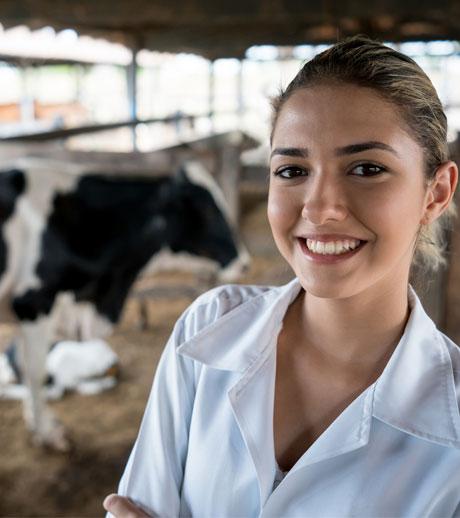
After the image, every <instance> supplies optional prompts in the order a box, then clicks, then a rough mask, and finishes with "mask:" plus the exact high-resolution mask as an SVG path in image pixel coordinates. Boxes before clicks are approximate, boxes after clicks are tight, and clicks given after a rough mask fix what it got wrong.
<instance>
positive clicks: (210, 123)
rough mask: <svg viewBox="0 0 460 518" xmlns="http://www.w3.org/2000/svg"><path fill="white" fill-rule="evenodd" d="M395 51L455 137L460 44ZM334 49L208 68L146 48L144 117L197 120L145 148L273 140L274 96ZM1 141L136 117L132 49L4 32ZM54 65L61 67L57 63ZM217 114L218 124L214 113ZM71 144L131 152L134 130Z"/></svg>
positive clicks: (47, 31)
mask: <svg viewBox="0 0 460 518" xmlns="http://www.w3.org/2000/svg"><path fill="white" fill-rule="evenodd" d="M387 43H388V44H390V45H392V46H394V47H395V48H398V50H400V51H402V52H404V53H405V54H407V55H409V56H411V57H412V58H414V59H415V60H416V61H417V62H418V63H419V64H420V66H421V67H422V68H423V69H424V70H425V71H426V72H427V73H428V75H429V76H430V78H431V80H432V81H433V83H434V85H435V87H436V89H437V91H438V93H439V95H440V97H441V100H442V102H443V104H444V106H445V109H446V113H447V116H448V120H449V138H450V140H453V139H454V138H455V137H456V133H457V131H458V130H459V129H460V89H459V88H458V87H457V85H458V84H459V83H460V45H459V43H458V42H452V41H431V42H410V43H401V44H392V43H391V42H387ZM326 47H327V45H301V46H296V47H275V46H256V47H251V48H249V49H248V50H247V51H246V55H245V58H244V59H242V60H238V59H217V60H215V61H213V62H210V61H208V60H207V59H204V58H202V57H200V56H197V55H192V54H168V53H159V52H151V51H147V50H142V51H140V52H139V53H138V57H137V64H138V70H137V117H138V118H139V119H151V118H164V117H167V116H174V115H184V114H187V115H194V116H196V118H195V119H194V120H193V122H192V123H191V122H190V121H179V120H178V121H177V122H176V123H168V124H162V123H153V124H140V125H138V126H137V129H136V137H137V148H138V149H139V150H140V151H149V150H153V149H158V148H161V147H164V146H168V145H171V144H174V143H176V142H177V141H180V140H184V139H189V138H194V137H199V136H203V135H207V134H209V133H210V132H211V131H217V132H222V131H227V130H230V129H235V128H239V129H242V130H244V131H246V132H247V133H249V134H250V135H252V136H254V137H256V138H257V139H258V140H259V141H260V142H264V141H266V138H267V134H268V128H269V119H270V104H269V100H270V97H271V96H272V95H274V94H276V93H277V91H278V90H279V88H280V87H282V86H285V85H286V84H287V83H288V82H289V81H290V79H292V77H293V76H294V75H295V73H296V72H297V70H298V69H299V66H300V65H301V64H302V62H303V61H305V60H307V59H309V58H311V57H312V56H314V55H315V54H317V53H318V52H320V51H321V50H323V49H324V48H326ZM0 60H2V61H1V64H0V84H1V85H2V88H1V89H0V137H5V136H12V135H18V134H21V133H27V132H31V131H40V130H46V129H51V128H63V127H72V126H75V125H82V124H90V123H109V122H117V121H120V120H128V119H129V118H130V116H131V111H130V110H131V108H130V103H129V95H128V84H127V80H126V71H125V69H126V67H127V66H128V65H129V63H130V61H131V51H130V50H129V49H128V48H126V47H124V46H123V45H120V44H115V43H109V42H107V41H104V40H102V39H94V38H90V37H87V36H79V35H78V34H77V33H76V32H75V31H74V30H71V29H68V30H63V31H60V32H57V31H55V30H54V29H53V28H51V27H45V28H42V29H40V30H37V31H31V30H29V29H28V28H27V27H25V26H18V27H14V28H11V29H8V30H4V29H3V28H2V27H0ZM53 61H56V62H59V61H61V63H60V64H52V63H53ZM209 113H212V117H208V116H207V115H208V114H209ZM68 145H69V146H70V147H74V148H80V149H86V150H95V149H98V150H107V151H115V150H116V151H124V150H126V151H130V150H131V149H132V146H133V140H132V132H131V130H130V129H129V128H122V129H118V130H116V131H115V132H114V131H111V132H110V133H98V134H97V135H94V134H91V135H90V136H78V137H73V138H72V139H70V141H69V142H68Z"/></svg>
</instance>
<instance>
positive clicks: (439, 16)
mask: <svg viewBox="0 0 460 518" xmlns="http://www.w3.org/2000/svg"><path fill="white" fill-rule="evenodd" d="M0 24H1V25H2V27H3V31H4V33H6V32H7V31H9V30H14V29H15V28H17V27H22V29H20V30H22V31H23V32H22V33H21V32H20V31H19V32H18V34H19V36H18V37H19V38H23V39H24V41H25V40H26V39H27V38H28V37H29V33H30V31H43V30H44V28H48V29H46V30H48V32H49V31H50V28H51V31H53V30H54V36H58V35H59V34H61V33H62V32H63V31H69V30H70V31H72V36H71V38H75V34H78V35H79V36H82V37H85V36H90V37H91V38H93V39H94V41H98V42H99V41H106V42H109V43H110V44H111V45H112V46H111V47H110V48H109V49H108V50H107V52H104V53H103V52H102V51H101V56H100V57H99V56H98V57H97V58H96V51H95V50H94V49H95V47H92V48H91V50H90V51H89V52H88V53H86V54H84V55H83V54H74V55H71V54H70V53H67V54H66V53H60V52H58V50H59V48H58V47H59V45H60V43H59V42H60V41H61V42H62V40H57V39H54V40H53V42H54V43H53V44H52V49H51V51H49V52H45V51H43V52H42V53H40V52H38V51H36V49H35V50H34V49H33V46H34V45H33V44H32V46H31V47H29V49H28V50H27V51H26V52H25V53H24V52H19V51H18V50H17V49H16V50H13V51H11V50H8V49H6V48H5V49H3V48H2V47H1V41H0V62H1V64H2V66H4V67H5V68H7V69H8V70H14V71H16V72H17V73H18V74H19V76H20V77H21V81H22V84H23V85H25V87H24V88H26V91H27V92H29V93H30V92H31V91H33V85H32V86H31V85H30V83H31V82H32V83H33V82H34V81H38V78H39V75H40V74H41V71H42V70H44V69H47V70H48V71H52V70H57V69H59V67H64V68H65V67H67V68H65V70H67V71H68V74H69V75H73V77H74V80H75V84H78V83H79V81H80V82H81V81H83V79H82V78H84V76H85V74H88V73H89V72H90V70H91V69H92V68H93V67H95V66H96V65H101V64H102V65H104V66H106V67H112V69H116V71H117V72H116V78H114V79H107V80H103V81H106V84H105V88H106V89H107V90H108V91H110V89H111V87H112V84H113V85H118V84H122V83H123V91H122V94H121V95H122V96H124V98H125V104H124V106H123V109H121V110H119V111H116V114H115V115H114V116H113V117H112V118H110V117H109V118H107V117H106V118H105V119H104V117H105V115H104V117H102V118H101V117H99V118H98V117H96V116H94V113H95V110H93V111H92V112H91V113H90V114H89V115H88V113H87V112H85V113H83V111H82V108H81V106H82V105H81V103H79V102H75V103H74V101H73V100H71V101H66V103H61V104H65V106H60V107H58V106H57V105H58V104H59V103H54V104H53V103H52V102H48V103H40V102H39V101H38V100H37V99H33V98H31V96H30V95H27V96H23V98H21V99H20V100H19V101H18V102H12V103H9V106H8V110H10V111H7V110H6V104H5V107H3V106H2V105H1V102H0V156H1V157H2V159H3V161H4V162H9V161H12V160H15V159H16V158H19V157H23V156H27V157H37V158H43V157H46V158H53V159H56V160H61V161H65V162H71V163H75V162H77V163H80V164H90V165H94V166H95V167H97V168H98V170H100V171H105V172H107V173H108V174H133V175H144V176H147V177H150V176H155V175H157V176H158V175H168V174H169V175H170V174H173V172H174V171H175V169H176V168H177V167H178V166H179V165H180V164H181V163H182V162H183V161H184V160H187V159H190V158H192V159H199V160H200V161H202V162H203V163H204V164H206V166H207V168H208V169H209V170H210V171H211V172H212V174H213V175H214V176H215V178H216V180H217V181H218V183H219V184H220V186H221V188H222V190H223V191H224V194H225V197H226V199H227V200H228V202H229V205H230V211H231V214H232V218H233V221H234V223H235V225H237V227H238V228H239V230H240V233H241V235H242V238H243V241H244V242H245V243H246V244H247V247H248V249H249V252H250V254H251V256H252V259H253V260H252V263H251V267H250V270H249V271H248V272H247V273H246V274H244V275H243V276H242V277H241V279H240V282H243V283H256V284H282V283H284V282H286V281H287V280H288V279H290V278H292V273H291V272H290V270H289V267H288V266H287V264H285V263H284V261H283V260H282V259H281V258H280V257H279V255H278V252H277V250H276V248H275V245H274V243H273V240H272V238H271V234H270V230H269V227H268V224H267V222H266V216H265V212H266V202H265V199H266V195H267V180H266V176H267V168H266V149H267V146H266V139H267V131H268V130H267V127H268V126H267V125H265V126H262V127H259V126H257V125H255V122H254V121H256V122H258V120H259V119H260V118H261V115H260V113H262V118H263V117H265V118H267V119H268V118H269V102H268V97H269V95H270V94H272V93H273V92H274V91H268V92H267V89H266V84H261V86H260V89H259V90H258V91H256V90H254V89H253V90H251V83H252V82H255V80H256V78H257V77H258V76H260V75H261V70H265V71H267V70H271V72H264V73H269V74H271V75H269V76H268V77H269V81H270V82H271V84H272V86H274V88H275V89H276V88H277V87H278V85H279V83H281V82H282V83H283V84H286V82H287V81H288V80H289V79H290V78H291V77H292V76H293V75H294V73H295V71H296V69H297V68H298V66H299V63H301V62H302V60H304V59H308V57H310V56H312V55H314V53H316V52H318V51H319V50H321V49H323V48H325V47H326V46H327V45H329V44H331V43H333V42H335V41H337V40H339V39H341V38H343V37H346V36H349V35H354V34H366V35H368V36H370V37H373V38H377V39H380V40H382V41H385V42H391V44H393V45H395V46H397V47H399V48H401V49H402V50H403V51H404V49H413V51H414V53H415V54H417V52H419V53H420V54H419V57H420V59H421V60H422V61H423V60H424V61H423V63H424V64H426V65H427V66H428V65H430V66H431V65H432V66H433V69H434V70H435V72H436V73H437V74H438V76H441V75H442V76H443V78H444V79H443V81H444V83H442V84H445V83H446V82H447V83H449V82H450V83H453V84H451V88H453V89H455V88H456V83H455V82H453V81H452V79H454V80H457V81H460V72H454V71H453V69H451V68H448V67H450V66H451V65H450V64H449V65H448V63H451V61H448V60H453V61H455V59H457V58H458V57H459V55H460V43H459V41H460V4H459V3H458V2H455V1H454V0H445V1H443V2H439V1H438V2H434V1H433V0H427V1H424V2H420V1H418V2H415V1H414V0H404V1H403V2H390V1H389V0H385V1H381V2H351V1H345V2H340V3H339V2H337V3H330V2H320V3H312V2H307V1H303V2H302V1H299V0H283V1H276V0H274V1H265V2H263V1H261V0H251V1H249V2H248V1H245V2H243V1H240V0H238V1H232V2H228V1H225V2H220V3H215V2H211V1H209V0H182V1H178V0H172V1H169V2H164V1H162V0H148V1H147V0H134V1H131V2H126V1H123V0H113V1H111V2H106V1H99V2H94V1H90V0H75V1H73V2H67V1H65V0H53V1H51V0H49V1H48V0H38V1H37V0H36V1H34V2H31V1H25V0H24V1H23V0H14V1H13V0H5V1H3V2H1V3H0ZM21 34H22V36H21ZM0 40H1V38H0ZM408 45H409V46H408ZM410 45H412V47H410ZM149 52H150V54H149ZM160 53H161V54H160ZM184 56H189V57H188V58H185V57H184ZM186 59H189V60H190V61H186ZM168 60H171V61H172V60H176V62H177V64H178V65H177V66H178V69H176V70H180V67H181V66H182V67H183V69H184V71H183V73H182V74H181V75H180V76H177V77H176V79H175V78H174V76H173V75H172V76H171V75H169V76H167V79H166V86H165V88H164V92H163V93H162V95H164V97H162V101H161V102H157V104H155V103H154V108H155V109H152V110H146V109H145V108H144V105H143V104H142V102H141V100H142V98H143V97H142V96H143V95H144V91H145V90H146V89H148V88H149V87H151V88H153V86H152V85H153V84H154V83H153V82H154V80H155V77H159V73H160V72H159V71H160V69H161V67H163V66H166V65H164V63H167V62H169V61H168ZM181 60H182V61H181ZM457 66H458V67H459V68H460V64H457ZM149 67H150V69H151V71H152V76H150V79H149V81H150V82H149V81H145V77H146V76H147V74H146V73H145V70H147V69H149ZM195 69H200V70H202V75H201V76H200V80H199V81H198V80H197V86H196V88H197V89H199V90H200V91H201V94H200V95H201V96H200V98H199V99H198V101H197V99H195V101H196V102H195V104H194V105H191V104H190V105H189V104H184V105H179V104H176V105H174V103H172V104H171V105H169V104H167V96H168V92H169V95H170V96H172V93H171V92H172V88H173V86H172V83H176V82H177V83H180V84H181V85H182V86H181V85H179V86H181V87H182V90H180V89H179V90H177V93H176V94H175V95H176V96H177V97H184V96H185V94H184V91H186V90H187V87H189V88H190V84H189V85H187V77H188V76H187V74H189V75H190V74H192V71H193V70H195ZM226 70H227V71H228V70H231V71H232V72H231V74H230V75H229V76H226V75H225V71H226ZM175 73H176V74H178V73H179V72H175ZM155 74H157V75H156V76H155ZM457 75H458V76H459V77H457ZM111 77H112V76H111ZM152 77H153V79H151V78H152ZM190 77H191V76H190ZM168 78H169V79H168ZM274 78H276V79H274ZM97 80H98V79H97V78H96V81H97ZM112 81H113V82H112ZM117 81H118V82H117ZM143 81H144V82H143ZM152 81H153V82H152ZM168 81H169V83H168ZM226 82H227V83H229V84H231V89H230V90H228V91H227V90H225V89H223V90H222V88H223V86H222V85H224V84H225V83H226ZM219 85H220V86H219ZM45 88H46V87H45ZM114 88H115V87H114ZM117 88H118V87H117ZM219 88H221V90H219ZM219 92H220V93H219ZM222 92H223V93H222ZM107 95H108V94H107ZM229 99H230V100H229ZM252 102H254V103H255V104H257V103H259V104H260V103H263V104H264V108H263V110H265V111H262V112H256V111H255V110H253V105H252V104H251V103H252ZM72 103H74V105H73V106H69V105H70V104H72ZM162 103H163V105H164V106H167V108H164V109H160V108H161V104H162ZM13 105H14V106H13ZM190 106H192V108H190ZM193 106H194V107H193ZM459 107H460V100H459V105H458V106H456V105H455V99H454V100H449V109H450V110H451V113H452V121H454V117H455V114H456V111H455V110H456V109H458V108H459ZM51 108H52V109H51ZM47 109H48V110H49V111H48V112H46V110H47ZM60 109H62V110H63V111H61V112H60V111H59V110H60ZM111 109H112V108H111V107H110V106H109V107H108V111H110V110H111ZM11 110H12V111H13V112H14V113H13V115H11V113H12V112H11ZM40 110H41V111H40ZM251 110H253V111H251ZM113 111H114V113H115V109H113ZM8 114H10V115H8ZM455 124H456V122H452V127H453V129H452V131H451V142H450V146H451V155H452V158H453V159H458V160H460V139H459V138H458V136H457V130H456V127H457V126H456V125H455ZM458 131H460V124H459V126H458ZM457 199H458V195H457ZM459 257H460V224H459V222H458V221H457V223H456V224H455V226H454V228H453V229H452V231H451V232H450V235H449V261H448V264H447V266H446V267H445V268H444V269H443V270H441V271H440V272H439V274H438V275H437V277H436V279H434V281H433V282H431V283H428V284H427V285H425V286H421V287H420V294H421V296H422V299H423V300H424V303H425V305H426V307H427V308H428V310H429V312H430V314H431V315H432V317H433V319H434V320H435V321H436V322H437V324H438V325H439V326H440V328H441V329H443V330H444V331H445V332H446V334H448V335H449V336H451V337H452V339H453V340H454V341H456V342H457V343H459V342H460V318H459V315H460V261H459ZM211 282H212V281H211V280H210V279H209V278H208V277H207V276H206V275H205V274H203V275H197V274H196V273H190V272H186V271H174V272H170V273H167V274H165V273H162V274H161V275H158V274H157V275H155V274H153V275H150V276H144V277H142V278H140V279H138V281H137V282H136V284H135V286H134V288H133V289H132V291H131V294H130V297H129V298H128V301H127V303H126V305H125V309H124V312H123V317H122V320H121V322H120V323H119V325H118V326H117V328H116V332H115V333H114V334H113V335H112V336H111V338H110V339H109V340H108V341H109V343H110V345H111V346H112V348H113V350H114V351H115V352H116V353H117V355H118V356H119V359H120V365H121V375H120V379H119V382H118V384H117V386H116V387H115V388H114V389H113V390H110V391H107V392H103V393H101V394H99V395H93V396H83V395H79V394H66V395H65V397H64V398H62V399H61V400H58V401H55V402H53V403H52V407H53V409H54V410H55V411H56V413H57V414H58V416H59V418H60V419H61V420H62V421H63V422H64V423H65V424H66V426H67V427H68V428H69V429H70V430H71V431H72V439H73V441H74V448H73V449H72V450H71V451H70V452H68V453H66V454H55V453H50V452H47V451H42V450H37V449H36V448H34V447H33V446H32V445H31V444H30V443H29V442H28V438H27V433H26V430H25V428H24V425H23V421H22V410H21V406H20V402H19V401H13V400H8V399H2V398H0V413H1V420H0V444H1V446H0V451H1V457H2V466H1V468H0V494H1V495H2V498H1V499H0V516H24V517H25V516H30V517H32V516H47V517H54V516H74V517H75V516H79V517H93V516H100V515H102V513H103V511H102V507H101V502H102V499H103V497H104V496H105V495H106V494H108V493H110V492H112V491H113V490H114V489H115V488H116V484H117V481H118V479H119V477H120V474H121V472H122V470H123V467H124V465H125V462H126V459H127V455H128V454H129V451H130V449H131V446H132V443H133V441H134V439H135V437H136V434H137V430H138V426H139V422H140V419H141V416H142V412H143V409H144V405H145V401H146V398H147V395H148V392H149V389H150V385H151V380H152V376H153V373H154V370H155V366H156V363H157V361H158V359H159V356H160V354H161V352H162V349H163V346H164V344H165V343H166V340H167V338H168V336H169V334H170V331H171V328H172V326H173V325H174V322H175V320H176V319H177V316H178V315H179V314H180V313H181V312H182V311H183V310H184V309H185V307H187V305H188V304H189V303H190V302H191V301H192V300H193V299H194V298H195V297H196V296H197V295H198V294H199V293H201V292H202V291H204V290H205V289H207V287H209V285H210V283H211ZM14 335H15V328H14V326H10V325H0V339H1V343H0V350H1V348H5V347H6V346H7V345H8V344H9V343H10V340H11V339H12V337H14Z"/></svg>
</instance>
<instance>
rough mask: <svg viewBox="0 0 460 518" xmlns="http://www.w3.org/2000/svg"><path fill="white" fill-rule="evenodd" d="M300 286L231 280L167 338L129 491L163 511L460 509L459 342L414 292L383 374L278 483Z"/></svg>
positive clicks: (380, 513) (438, 512)
mask: <svg viewBox="0 0 460 518" xmlns="http://www.w3.org/2000/svg"><path fill="white" fill-rule="evenodd" d="M300 289H301V286H300V284H299V281H298V280H297V279H294V280H293V281H291V282H290V283H289V284H287V285H286V286H282V287H276V288H269V287H255V286H237V285H236V286H223V287H219V288H215V289H213V290H211V291H210V292H208V293H206V294H204V295H202V296H201V297H199V298H198V299H197V300H196V301H195V302H194V303H193V304H192V305H191V306H190V307H189V308H188V310H187V311H186V312H185V313H184V314H183V315H182V317H181V318H180V319H179V320H178V322H177V324H176V326H175V328H174V331H173V333H172V336H171V338H170V340H169V342H168V344H167V346H166V348H165V351H164V353H163V356H162V359H161V362H160V364H159V366H158V370H157V373H156V376H155V380H154V384H153V388H152V392H151V395H150V398H149V402H148V405H147V408H146V412H145V416H144V419H143V421H142V425H141V429H140V432H139V436H138V439H137V441H136V444H135V446H134V448H133V451H132V453H131V456H130V458H129V461H128V464H127V466H126V470H125V472H124V475H123V477H122V479H121V482H120V487H119V493H120V494H122V495H127V496H129V497H131V498H132V499H133V500H134V501H135V502H137V503H139V504H142V506H143V508H144V509H145V510H146V511H147V512H148V513H150V514H151V515H156V516H161V517H164V516H172V517H178V516H194V517H200V518H201V517H210V518H211V517H212V518H219V517H222V518H224V517H232V518H233V517H248V518H249V517H281V516H283V517H284V516H285V517H302V518H306V517H328V518H333V517H349V516H359V517H366V518H371V517H422V516H423V517H427V516H430V517H435V516H436V517H451V516H460V414H459V405H458V400H459V395H460V350H459V349H458V348H457V346H456V345H455V344H454V343H453V342H452V341H451V340H449V339H448V338H447V337H446V336H444V335H443V334H442V333H441V332H439V331H438V330H437V329H436V327H435V325H434V324H433V322H432V321H431V320H430V318H429V317H428V316H427V315H426V314H425V312H424V310H423V308H422V306H421V304H420V301H419V300H418V298H417V296H416V295H415V293H414V292H413V290H412V289H411V288H410V290H409V302H410V306H411V308H412V309H411V315H410V318H409V321H408V323H407V326H406V329H405V332H404V335H403V337H402V338H401V340H400V342H399V344H398V346H397V347H396V349H395V351H394V353H393V355H392V357H391V358H390V360H389V362H388V364H387V365H386V367H385V369H384V371H383V373H382V374H381V376H380V377H379V379H378V380H377V381H376V382H375V383H374V384H372V385H371V386H370V387H368V388H367V389H366V390H365V391H364V392H363V393H362V394H361V395H360V396H358V397H357V398H356V399H355V400H354V401H353V402H352V403H351V404H350V405H349V406H348V407H347V408H346V409H345V410H344V411H343V412H342V414H341V415H340V416H339V417H338V418H337V419H336V420H335V421H334V422H333V423H332V424H331V425H330V426H329V428H328V429H327V430H326V431H325V432H324V433H323V434H322V435H321V436H320V437H319V438H318V439H317V440H316V441H315V442H314V443H313V444H312V445H311V446H310V447H309V448H308V449H307V451H306V452H305V453H304V454H303V455H302V457H301V458H300V459H299V460H298V461H297V463H296V464H295V466H294V467H293V468H292V469H291V470H290V471H289V473H288V474H287V476H286V477H285V478H284V480H283V481H282V482H281V483H280V485H279V486H278V487H277V488H276V489H275V490H274V491H273V482H274V478H275V469H276V461H275V455H274V444H273V401H274V382H275V367H276V342H277V336H278V333H279V331H280V329H281V325H282V319H283V316H284V314H285V312H286V309H287V307H288V305H289V304H290V303H291V302H292V301H293V300H294V299H295V297H296V296H297V294H298V293H299V290H300Z"/></svg>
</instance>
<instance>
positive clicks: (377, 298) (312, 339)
mask: <svg viewBox="0 0 460 518" xmlns="http://www.w3.org/2000/svg"><path fill="white" fill-rule="evenodd" d="M408 317H409V307H408V300H407V284H405V285H401V286H400V288H399V289H398V290H395V289H394V286H392V288H391V289H386V290H385V289H383V290H378V293H377V290H375V289H374V290H369V291H368V292H363V293H360V294H358V295H354V296H353V297H349V298H346V299H323V298H318V297H315V296H313V295H311V294H307V293H305V292H304V291H301V294H300V295H299V297H298V298H297V299H296V301H295V302H294V304H293V305H292V312H291V315H289V316H288V318H289V319H292V320H291V322H292V323H294V322H297V325H296V326H295V327H296V328H297V331H296V332H295V334H296V340H295V342H294V343H296V344H297V347H296V349H297V353H301V351H300V348H302V347H306V348H307V349H308V351H307V356H309V358H310V359H314V360H315V361H316V362H317V363H318V364H320V365H322V366H323V368H324V369H327V370H329V371H330V372H331V373H334V372H336V373H337V375H339V376H343V377H344V378H345V379H346V378H348V377H349V376H350V377H356V376H358V377H365V378H366V377H368V376H369V375H370V373H372V372H375V371H378V370H381V369H380V368H382V369H383V367H384V366H385V365H386V363H387V361H388V359H389V357H390V356H391V354H392V352H393V350H394V348H395V347H396V345H397V343H398V341H399V339H400V337H401V335H402V333H403V331H404V327H405V325H406V322H407V319H408ZM299 324H300V325H299Z"/></svg>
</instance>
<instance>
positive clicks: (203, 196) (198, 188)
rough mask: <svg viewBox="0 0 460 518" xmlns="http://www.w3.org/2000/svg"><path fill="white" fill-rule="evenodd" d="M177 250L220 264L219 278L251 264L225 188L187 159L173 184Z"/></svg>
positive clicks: (228, 278)
mask: <svg viewBox="0 0 460 518" xmlns="http://www.w3.org/2000/svg"><path fill="white" fill-rule="evenodd" d="M173 192H174V196H173V199H174V207H175V212H176V214H175V218H174V220H175V222H176V223H175V227H176V228H175V229H174V232H173V239H172V240H171V242H170V247H171V251H172V252H174V253H181V252H182V253H183V252H185V253H187V254H191V255H192V256H197V257H200V258H205V259H208V260H211V261H212V262H214V263H217V265H218V268H219V273H218V277H219V280H221V281H224V282H228V281H231V280H233V279H235V278H237V277H238V276H239V275H241V273H242V272H243V271H244V270H245V269H246V268H247V267H248V265H249V254H248V252H247V250H246V248H245V247H244V246H243V244H242V243H241V242H240V240H239V238H238V237H237V234H236V232H235V229H234V227H233V225H232V223H231V219H230V217H229V209H228V205H227V203H226V201H225V198H224V196H223V193H222V191H221V190H220V188H219V186H218V185H217V183H216V182H215V180H214V179H213V178H212V176H211V175H210V173H208V172H207V171H206V169H205V168H204V167H203V166H202V165H201V164H199V163H198V162H187V163H186V164H184V166H183V167H181V169H180V170H179V172H178V173H177V175H176V177H175V179H174V183H173Z"/></svg>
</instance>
